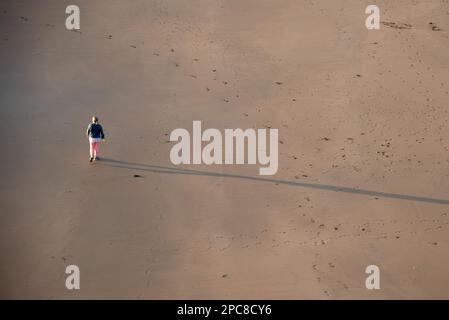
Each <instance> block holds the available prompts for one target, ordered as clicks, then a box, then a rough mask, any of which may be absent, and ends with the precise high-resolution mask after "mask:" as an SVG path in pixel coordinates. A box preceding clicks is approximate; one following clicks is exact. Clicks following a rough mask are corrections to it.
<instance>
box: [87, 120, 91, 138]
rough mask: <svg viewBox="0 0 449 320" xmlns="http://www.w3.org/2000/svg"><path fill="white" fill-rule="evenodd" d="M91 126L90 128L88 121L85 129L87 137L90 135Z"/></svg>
mask: <svg viewBox="0 0 449 320" xmlns="http://www.w3.org/2000/svg"><path fill="white" fill-rule="evenodd" d="M91 128H92V123H89V125H88V126H87V130H86V135H87V137H88V138H89V135H90V130H91Z"/></svg>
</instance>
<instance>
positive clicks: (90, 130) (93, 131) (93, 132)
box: [87, 123, 104, 139]
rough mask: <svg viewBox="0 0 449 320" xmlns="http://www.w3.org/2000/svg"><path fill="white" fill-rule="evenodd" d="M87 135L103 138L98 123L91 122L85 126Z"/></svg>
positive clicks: (101, 129)
mask: <svg viewBox="0 0 449 320" xmlns="http://www.w3.org/2000/svg"><path fill="white" fill-rule="evenodd" d="M87 136H88V137H89V138H100V139H104V133H103V128H102V127H101V125H99V124H98V123H91V124H89V126H88V127H87Z"/></svg>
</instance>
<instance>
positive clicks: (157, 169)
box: [101, 158, 449, 205]
mask: <svg viewBox="0 0 449 320" xmlns="http://www.w3.org/2000/svg"><path fill="white" fill-rule="evenodd" d="M101 163H102V165H105V166H109V167H116V168H122V169H129V170H139V171H147V172H152V173H162V174H174V175H192V176H205V177H221V178H229V179H243V180H251V181H258V182H262V183H274V184H282V185H288V186H295V187H302V188H309V189H318V190H325V191H332V192H344V193H350V194H355V195H365V196H371V197H378V198H389V199H397V200H409V201H417V202H426V203H433V204H443V205H449V200H447V199H437V198H429V197H422V196H415V195H407V194H398V193H388V192H381V191H372V190H365V189H359V188H351V187H343V186H336V185H329V184H319V183H309V182H297V181H289V180H280V179H272V178H266V177H264V176H259V177H257V176H245V175H238V174H231V173H223V172H213V171H202V170H194V169H184V168H179V167H172V166H161V165H153V164H143V163H136V162H128V161H121V160H115V159H110V158H102V159H101Z"/></svg>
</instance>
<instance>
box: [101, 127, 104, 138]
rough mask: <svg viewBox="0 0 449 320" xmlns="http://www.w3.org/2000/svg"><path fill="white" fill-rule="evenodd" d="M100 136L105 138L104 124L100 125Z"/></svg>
mask: <svg viewBox="0 0 449 320" xmlns="http://www.w3.org/2000/svg"><path fill="white" fill-rule="evenodd" d="M100 136H101V139H102V140H104V132H103V127H102V126H100Z"/></svg>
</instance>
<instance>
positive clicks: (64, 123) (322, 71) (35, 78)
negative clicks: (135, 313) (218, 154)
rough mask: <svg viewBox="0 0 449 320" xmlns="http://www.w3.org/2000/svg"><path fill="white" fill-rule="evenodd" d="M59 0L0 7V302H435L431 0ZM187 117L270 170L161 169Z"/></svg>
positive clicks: (448, 80)
mask: <svg viewBox="0 0 449 320" xmlns="http://www.w3.org/2000/svg"><path fill="white" fill-rule="evenodd" d="M76 3H77V4H78V5H79V6H80V9H81V30H80V31H81V32H73V31H67V30H66V29H65V17H66V15H65V5H67V4H66V3H64V1H56V0H54V1H13V0H7V1H2V2H1V4H0V106H1V107H0V112H1V121H0V133H1V134H0V141H1V147H2V152H1V154H0V168H1V169H0V170H1V179H0V195H1V196H0V197H1V199H0V200H1V210H0V212H1V213H0V217H1V218H0V219H1V220H0V254H1V259H0V284H1V287H0V297H1V298H39V299H44V298H45V299H47V298H64V299H80V298H88V299H91V298H107V299H109V298H126V299H135V298H142V299H155V298H158V299H159V298H173V299H181V298H189V299H190V298H192V299H196V298H198V299H214V298H225V299H227V298H234V299H241V298H254V299H259V298H260V299H280V298H283V299H312V298H313V299H314V298H317V299H348V298H354V299H384V298H394V299H410V298H424V299H428V298H446V299H447V298H449V273H448V264H449V192H448V191H449V123H448V119H449V104H448V102H449V93H448V92H449V59H448V57H449V4H448V2H447V1H445V0H434V1H410V0H394V1H393V0H379V1H376V4H377V5H378V6H379V7H380V9H381V20H382V22H383V23H382V24H381V29H380V30H378V31H369V30H367V29H366V28H365V18H366V17H367V15H366V14H365V7H366V5H367V4H365V3H363V2H361V1H358V0H345V1H343V0H335V1H324V0H309V1H298V0H276V1H274V0H272V1H267V0H245V1H241V0H230V1H224V0H221V1H215V0H214V1H211V0H201V1H199V0H194V1H175V0H164V1H162V0H157V1H143V0H142V1H118V0H108V1H99V0H96V1H87V0H84V1H82V0H78V1H76ZM93 114H96V115H98V116H99V117H100V123H102V124H103V126H104V128H105V133H106V138H107V140H106V142H105V143H103V144H102V146H101V152H102V154H101V156H102V157H103V159H102V161H99V162H96V163H93V164H90V163H89V162H88V157H89V155H88V143H87V139H86V137H85V128H86V126H87V125H88V123H89V120H90V117H91V116H92V115H93ZM193 120H201V121H202V123H203V126H204V127H205V128H218V129H220V130H221V129H224V128H264V127H271V128H278V129H279V139H280V142H279V143H280V144H279V170H278V172H277V174H276V175H275V176H271V177H267V176H265V177H261V176H259V174H258V168H259V166H258V165H239V166H238V165H234V166H232V165H228V166H220V165H214V166H206V165H190V166H188V165H184V166H178V167H175V166H174V165H172V164H171V162H170V159H169V151H170V148H171V146H172V145H173V143H170V142H168V140H169V136H168V135H169V134H170V132H171V131H172V130H174V129H176V128H187V129H189V130H191V127H192V121H193ZM173 168H175V169H173ZM176 169H185V170H194V171H195V172H192V171H183V170H181V171H180V170H176ZM208 173H212V174H208ZM134 175H140V176H141V177H134ZM254 178H256V179H254ZM270 179H272V180H270ZM341 187H344V188H346V189H342V188H341ZM70 264H75V265H77V266H79V267H80V270H81V289H80V290H77V291H69V290H67V289H66V288H65V279H66V274H65V268H66V266H67V265H70ZM371 264H374V265H377V266H379V268H380V271H381V289H380V290H367V289H366V288H365V279H366V277H367V275H366V274H365V268H366V267H367V266H368V265H371Z"/></svg>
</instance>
